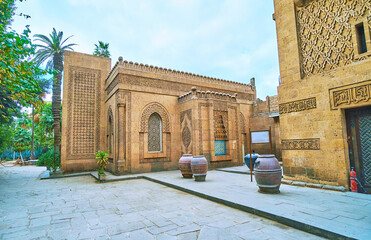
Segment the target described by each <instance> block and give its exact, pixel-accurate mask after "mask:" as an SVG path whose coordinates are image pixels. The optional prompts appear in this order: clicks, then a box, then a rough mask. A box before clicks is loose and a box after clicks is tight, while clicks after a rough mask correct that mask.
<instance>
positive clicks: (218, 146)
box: [215, 141, 226, 156]
mask: <svg viewBox="0 0 371 240" xmlns="http://www.w3.org/2000/svg"><path fill="white" fill-rule="evenodd" d="M225 146H226V144H225V141H215V156H220V155H225V154H226V148H225Z"/></svg>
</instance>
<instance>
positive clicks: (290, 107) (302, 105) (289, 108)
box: [279, 97, 317, 114]
mask: <svg viewBox="0 0 371 240" xmlns="http://www.w3.org/2000/svg"><path fill="white" fill-rule="evenodd" d="M316 107H317V106H316V98H315V97H313V98H307V99H302V100H298V101H293V102H288V103H282V104H280V105H279V113H280V114H285V113H291V112H300V111H304V110H309V109H313V108H316Z"/></svg>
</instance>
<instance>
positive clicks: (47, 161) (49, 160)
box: [36, 149, 61, 170]
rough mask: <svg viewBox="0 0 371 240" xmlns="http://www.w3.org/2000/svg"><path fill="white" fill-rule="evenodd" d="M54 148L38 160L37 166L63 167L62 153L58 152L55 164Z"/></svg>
mask: <svg viewBox="0 0 371 240" xmlns="http://www.w3.org/2000/svg"><path fill="white" fill-rule="evenodd" d="M53 158H54V150H53V149H52V150H49V151H47V152H46V153H44V154H43V155H41V156H40V157H39V159H38V160H37V162H36V165H37V166H45V167H50V168H52V169H53V170H56V169H57V168H58V167H61V161H60V155H59V154H57V156H56V159H55V164H53Z"/></svg>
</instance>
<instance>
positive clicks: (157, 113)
mask: <svg viewBox="0 0 371 240" xmlns="http://www.w3.org/2000/svg"><path fill="white" fill-rule="evenodd" d="M139 145H140V148H139V149H140V156H139V161H140V163H153V162H169V161H170V156H171V132H170V120H169V113H168V111H167V110H166V108H165V107H164V106H163V105H161V104H160V103H157V102H154V103H150V104H148V105H147V106H145V107H144V109H143V112H142V115H141V121H140V132H139Z"/></svg>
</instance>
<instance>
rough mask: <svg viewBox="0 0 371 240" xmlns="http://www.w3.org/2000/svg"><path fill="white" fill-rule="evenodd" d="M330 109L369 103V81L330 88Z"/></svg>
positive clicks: (370, 97) (370, 93)
mask: <svg viewBox="0 0 371 240" xmlns="http://www.w3.org/2000/svg"><path fill="white" fill-rule="evenodd" d="M329 91H330V103H331V109H338V108H342V107H351V106H363V105H368V104H371V81H367V82H363V83H357V84H352V85H348V86H343V87H339V88H334V89H330V90H329Z"/></svg>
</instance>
